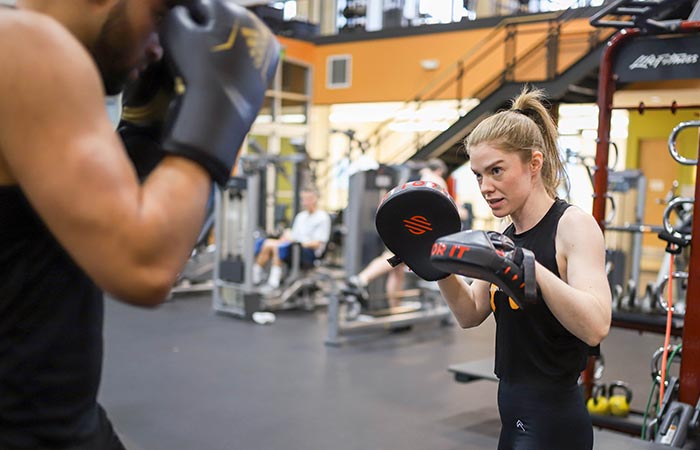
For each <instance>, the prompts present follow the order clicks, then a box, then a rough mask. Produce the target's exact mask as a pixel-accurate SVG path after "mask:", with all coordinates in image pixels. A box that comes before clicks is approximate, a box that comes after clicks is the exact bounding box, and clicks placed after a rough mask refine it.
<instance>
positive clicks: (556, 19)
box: [366, 8, 603, 162]
mask: <svg viewBox="0 0 700 450" xmlns="http://www.w3.org/2000/svg"><path fill="white" fill-rule="evenodd" d="M576 9H577V8H569V9H566V10H564V11H557V12H552V13H547V14H539V15H536V16H526V17H510V18H505V19H503V20H501V21H500V22H499V23H498V24H497V25H496V27H494V28H493V29H492V30H491V31H490V32H489V33H488V34H487V35H486V36H484V37H483V38H482V39H480V40H479V41H478V42H477V43H476V44H475V45H473V46H472V47H471V48H469V50H468V51H467V52H466V53H465V54H463V55H462V56H461V57H459V58H457V59H456V60H455V62H453V63H452V64H450V65H449V66H447V67H446V68H445V69H444V70H443V71H442V72H440V73H439V74H437V75H436V76H435V77H433V78H432V79H431V80H430V81H429V82H428V83H427V84H426V85H425V86H423V87H422V88H421V89H420V90H419V91H418V92H417V93H416V95H414V96H413V98H412V99H411V100H406V101H404V102H403V104H402V105H401V106H400V109H404V108H407V107H409V106H411V105H415V109H416V110H418V109H420V108H421V106H422V104H423V103H424V102H426V101H428V100H431V99H435V98H438V97H439V96H440V95H441V94H442V93H444V91H445V90H447V89H449V88H450V87H455V86H456V88H457V93H458V97H459V98H457V100H458V101H459V102H460V106H459V107H460V108H461V106H462V103H461V102H462V101H463V100H465V98H464V95H462V94H461V93H462V83H463V81H464V79H465V74H466V73H467V72H468V71H469V69H472V70H473V66H474V65H476V64H478V61H480V60H481V59H483V58H484V57H485V56H486V55H488V54H490V53H494V52H498V51H502V52H504V53H505V56H506V57H509V56H512V60H510V61H505V62H503V64H504V67H503V70H501V71H499V72H498V74H496V75H495V76H494V77H493V78H491V79H489V80H487V81H486V82H485V83H484V84H482V85H481V86H479V87H478V88H476V89H472V90H471V92H472V95H471V96H467V98H472V97H475V98H477V99H479V100H483V99H484V98H485V97H486V96H488V95H489V94H491V93H492V92H494V91H495V90H496V89H498V88H499V87H501V86H502V85H503V84H504V83H505V82H507V81H512V80H509V79H507V78H508V77H510V78H513V76H514V74H515V73H516V71H517V69H518V67H522V65H523V64H524V63H526V62H528V61H531V59H532V57H533V55H535V54H538V53H539V52H541V51H545V52H546V51H548V48H547V44H548V43H549V42H550V40H551V39H553V36H554V38H555V39H557V41H556V43H557V44H558V43H559V42H560V41H561V38H562V36H561V27H562V25H565V24H566V23H569V22H570V21H571V20H574V19H576V18H577V16H576V15H575V14H572V12H575V10H576ZM523 24H542V25H543V26H546V27H547V28H548V30H542V29H537V30H534V31H533V30H525V31H523V30H517V29H516V30H515V31H513V30H512V27H513V26H517V25H523ZM551 30H555V31H554V32H552V31H551ZM504 33H506V35H505V36H503V34H504ZM509 33H511V34H509ZM516 33H520V35H522V34H523V33H543V36H542V39H539V40H537V41H536V42H534V43H532V44H531V45H530V46H528V47H527V48H525V49H519V50H518V51H517V52H516V53H517V54H516V53H514V54H512V55H509V54H508V51H509V49H508V48H507V47H506V46H507V45H509V44H511V43H512V42H509V39H511V40H512V39H513V38H514V36H515V35H516ZM571 34H577V33H575V32H574V33H571ZM579 34H580V33H579ZM586 34H587V35H589V36H590V37H591V39H589V43H591V42H592V41H595V43H596V44H597V43H600V42H602V40H603V39H602V38H601V36H599V34H600V31H599V29H595V30H592V31H590V32H588V33H586ZM578 42H580V39H579V40H578ZM591 48H592V45H591ZM556 51H557V52H558V50H556ZM473 61H476V63H473V64H472V63H471V62H473ZM556 75H558V74H557V73H551V74H550V73H547V74H546V76H545V80H550V79H552V78H553V77H555V76H556ZM529 81H535V80H529ZM462 114H464V113H463V112H460V115H462ZM396 121H397V119H396V117H390V118H388V119H386V120H384V121H382V122H380V123H379V124H378V125H377V126H376V127H375V128H374V130H373V131H372V132H370V133H369V135H368V137H367V139H366V141H368V142H371V143H372V144H373V145H378V143H380V142H381V141H382V140H383V139H384V138H386V137H388V136H389V133H384V131H385V129H386V128H387V127H388V126H389V125H390V124H392V123H395V122H396ZM437 134H439V132H437V131H432V132H423V133H421V132H416V134H415V139H413V141H412V142H411V143H410V144H403V145H401V147H400V148H398V149H397V150H395V151H394V152H392V153H391V154H390V155H388V157H385V158H381V159H382V160H383V161H385V162H391V161H398V159H399V158H400V157H403V156H404V154H406V153H408V149H409V148H412V149H413V152H415V148H416V147H420V146H421V145H425V144H426V143H425V142H421V141H422V140H423V138H425V137H426V136H428V135H432V137H431V138H433V137H435V136H436V135H437ZM431 138H429V139H431ZM409 157H410V155H409ZM404 159H405V157H404Z"/></svg>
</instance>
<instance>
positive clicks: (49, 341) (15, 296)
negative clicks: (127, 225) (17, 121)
mask: <svg viewBox="0 0 700 450" xmlns="http://www.w3.org/2000/svg"><path fill="white" fill-rule="evenodd" d="M102 314H103V297H102V293H101V291H100V290H99V289H98V288H97V286H96V285H95V284H94V283H93V282H92V281H91V280H90V279H89V278H88V277H87V275H86V274H85V273H84V272H83V271H82V270H81V269H80V268H79V267H78V266H77V265H76V264H75V263H74V262H73V261H72V260H71V258H70V257H69V256H68V254H67V253H66V252H65V251H64V249H63V248H62V247H61V245H60V244H59V243H58V242H57V241H56V240H55V239H54V237H53V236H52V235H51V233H50V232H49V231H48V229H47V228H46V227H45V226H44V224H43V222H42V221H41V219H40V218H39V217H38V216H37V215H36V213H35V212H34V211H33V209H32V207H31V205H30V204H29V202H28V201H27V199H26V197H25V196H24V194H23V192H22V191H21V189H20V188H19V187H17V186H0V448H4V447H5V446H12V447H19V448H25V447H39V446H42V447H49V446H60V445H65V444H66V443H68V442H71V443H74V442H79V441H80V440H82V439H84V438H85V437H87V436H88V435H89V434H91V433H93V432H94V431H95V429H96V426H97V417H98V416H97V402H96V396H97V389H98V386H99V380H100V371H101V364H102Z"/></svg>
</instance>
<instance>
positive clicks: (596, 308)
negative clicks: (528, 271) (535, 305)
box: [536, 207, 611, 346]
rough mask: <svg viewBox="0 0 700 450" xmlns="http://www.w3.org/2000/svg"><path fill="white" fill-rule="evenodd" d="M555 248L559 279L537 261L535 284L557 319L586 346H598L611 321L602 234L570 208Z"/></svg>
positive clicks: (580, 211) (575, 208)
mask: <svg viewBox="0 0 700 450" xmlns="http://www.w3.org/2000/svg"><path fill="white" fill-rule="evenodd" d="M556 249H557V263H558V265H559V270H560V274H561V276H562V278H561V279H560V278H558V277H557V276H556V275H554V274H553V273H552V272H550V271H549V270H547V269H546V268H545V267H544V266H542V265H540V264H537V269H536V276H537V284H538V285H539V287H540V290H541V291H542V295H543V297H544V300H545V302H546V303H547V306H548V307H549V309H550V310H551V311H552V314H554V316H555V317H556V318H557V320H559V322H560V323H561V324H562V325H563V326H564V327H565V328H566V329H567V330H569V331H570V332H571V333H572V334H573V335H575V336H576V337H578V338H579V339H581V340H582V341H584V342H586V343H587V344H588V345H591V346H593V345H597V344H599V343H600V342H601V341H602V340H603V338H605V336H607V334H608V332H609V330H610V321H611V294H610V286H609V284H608V279H607V276H606V273H605V240H604V238H603V233H602V232H601V230H600V228H599V227H598V224H597V223H596V222H595V220H594V219H593V217H592V216H591V215H589V214H586V213H585V212H583V211H582V210H581V209H579V208H577V207H570V208H568V209H567V210H566V213H564V215H563V216H562V218H561V220H560V221H559V227H558V230H557V236H556Z"/></svg>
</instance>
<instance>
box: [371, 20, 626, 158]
mask: <svg viewBox="0 0 700 450" xmlns="http://www.w3.org/2000/svg"><path fill="white" fill-rule="evenodd" d="M599 10H600V8H572V9H568V10H565V11H563V12H556V13H547V14H538V15H533V16H523V17H513V18H506V19H504V20H502V21H501V22H500V23H499V24H498V25H497V26H496V27H494V29H493V30H492V31H491V32H490V33H489V34H488V35H487V36H486V37H485V38H484V39H482V40H481V41H480V42H479V43H477V44H476V45H475V46H474V47H472V48H471V49H469V50H468V51H467V52H466V53H465V54H464V55H463V56H462V57H461V58H459V59H458V60H457V61H455V63H453V64H452V65H450V66H449V67H448V68H446V69H445V70H444V71H443V72H441V73H439V74H438V75H437V76H436V77H435V78H434V79H433V80H432V81H431V82H430V83H429V84H428V85H427V86H425V87H424V88H423V89H421V91H420V92H419V93H417V94H416V95H415V97H414V98H413V99H411V100H409V101H407V102H406V104H407V105H412V107H415V108H416V109H420V108H421V107H422V106H423V105H425V104H427V102H429V101H431V100H438V99H442V100H444V99H455V100H457V102H458V104H460V105H463V104H465V103H466V101H468V100H470V99H476V100H478V104H476V106H474V107H473V108H472V109H470V110H468V111H461V112H460V116H459V118H458V119H457V120H456V121H455V122H454V123H453V124H452V125H451V126H450V127H449V128H447V129H446V130H444V131H442V132H438V133H436V132H432V133H431V132H423V133H416V135H415V139H414V140H413V142H412V143H411V144H410V145H409V146H407V147H404V148H397V149H395V150H393V152H392V153H391V154H390V155H385V156H384V158H382V160H383V161H384V162H389V163H401V162H405V161H407V160H426V159H429V158H436V157H439V158H441V159H443V160H444V161H445V162H446V163H447V164H448V166H450V167H452V168H454V167H457V166H460V165H462V164H463V163H464V161H465V155H464V152H462V151H461V148H462V147H461V141H462V140H463V139H464V137H465V136H466V135H467V134H468V133H469V132H470V131H471V130H472V129H474V127H475V126H476V125H477V124H478V123H479V122H480V121H481V120H482V119H483V118H485V117H487V116H488V115H490V114H492V113H494V112H496V111H498V110H499V109H501V108H504V107H506V106H507V103H508V101H509V100H510V99H512V98H513V97H514V96H516V95H517V94H518V92H520V90H521V89H522V87H523V86H524V85H525V84H533V85H536V86H537V87H539V88H543V89H545V91H546V92H547V95H548V97H549V98H550V100H551V101H552V102H553V103H556V102H567V103H594V102H595V101H596V93H597V75H598V74H597V72H598V65H599V63H600V57H601V53H602V49H603V47H604V45H605V43H606V42H607V40H608V38H609V37H610V36H611V35H612V34H613V33H614V31H615V30H612V29H603V28H592V27H590V25H589V24H588V19H589V18H590V17H591V15H592V14H594V13H596V12H598V11H599ZM451 92H453V93H454V94H453V95H452V94H449V93H451ZM393 120H394V119H390V120H387V121H386V122H383V123H382V124H380V125H379V126H378V127H377V128H376V129H375V130H374V132H373V133H372V134H371V135H370V136H369V138H368V140H369V141H370V143H371V144H377V143H380V142H382V140H383V139H384V138H385V137H386V136H387V135H388V133H389V131H388V129H389V125H390V124H391V123H392V121H393Z"/></svg>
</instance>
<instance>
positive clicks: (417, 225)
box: [403, 216, 433, 235]
mask: <svg viewBox="0 0 700 450" xmlns="http://www.w3.org/2000/svg"><path fill="white" fill-rule="evenodd" d="M403 223H404V226H405V227H406V229H407V230H408V232H409V233H411V234H417V235H421V234H423V233H425V232H426V231H433V224H431V223H430V221H429V220H428V219H426V218H425V217H423V216H413V217H411V218H410V219H404V220H403Z"/></svg>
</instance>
